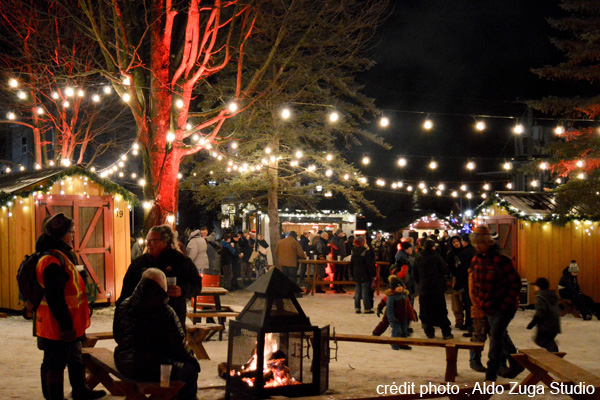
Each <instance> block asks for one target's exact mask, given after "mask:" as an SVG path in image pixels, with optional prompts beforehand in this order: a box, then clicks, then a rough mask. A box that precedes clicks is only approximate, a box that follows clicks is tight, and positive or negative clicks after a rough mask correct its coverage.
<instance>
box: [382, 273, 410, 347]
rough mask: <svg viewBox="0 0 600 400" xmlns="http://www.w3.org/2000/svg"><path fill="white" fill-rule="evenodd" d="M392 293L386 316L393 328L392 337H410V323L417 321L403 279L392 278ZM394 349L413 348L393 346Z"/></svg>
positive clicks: (388, 300)
mask: <svg viewBox="0 0 600 400" xmlns="http://www.w3.org/2000/svg"><path fill="white" fill-rule="evenodd" d="M390 291H391V292H390V293H389V295H388V298H387V306H386V308H385V314H386V316H387V318H388V321H389V322H390V326H391V327H392V337H408V322H409V321H416V320H417V317H416V315H415V310H414V309H413V308H412V305H411V304H410V299H409V298H408V290H406V288H405V286H404V282H402V280H401V279H399V278H392V279H391V280H390ZM392 349H394V350H400V349H402V350H411V347H410V346H406V345H405V346H398V345H392Z"/></svg>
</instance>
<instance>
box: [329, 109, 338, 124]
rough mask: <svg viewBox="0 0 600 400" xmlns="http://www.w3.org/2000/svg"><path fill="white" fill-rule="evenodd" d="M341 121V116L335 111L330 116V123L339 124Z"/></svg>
mask: <svg viewBox="0 0 600 400" xmlns="http://www.w3.org/2000/svg"><path fill="white" fill-rule="evenodd" d="M339 119H340V115H339V114H338V113H337V112H335V111H333V112H331V113H330V114H329V122H337V121H338V120H339Z"/></svg>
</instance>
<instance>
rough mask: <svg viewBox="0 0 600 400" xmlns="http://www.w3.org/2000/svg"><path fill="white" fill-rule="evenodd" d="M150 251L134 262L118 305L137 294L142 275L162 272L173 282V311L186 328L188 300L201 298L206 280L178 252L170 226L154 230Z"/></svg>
mask: <svg viewBox="0 0 600 400" xmlns="http://www.w3.org/2000/svg"><path fill="white" fill-rule="evenodd" d="M146 246H147V248H148V251H147V252H146V253H145V254H143V255H141V256H140V257H138V258H136V259H135V260H133V261H132V262H131V265H129V268H127V272H126V273H125V277H124V278H123V289H122V290H121V296H120V297H119V298H118V299H117V302H116V305H117V306H118V305H120V304H121V303H122V302H123V301H124V300H125V299H126V298H128V297H129V296H131V295H132V294H133V291H134V290H135V287H136V286H137V284H138V283H139V282H140V280H141V279H142V273H143V272H144V271H145V270H147V269H148V268H158V269H160V270H161V271H162V272H164V274H165V275H166V276H167V280H169V278H170V279H171V280H172V282H174V283H172V284H170V285H169V291H168V294H169V305H170V306H171V307H173V310H175V313H177V316H178V317H179V320H180V322H181V325H182V326H185V318H186V311H187V309H186V300H187V299H190V298H192V297H194V296H197V295H199V294H200V291H201V290H202V278H201V277H200V275H198V270H197V269H196V266H195V265H194V263H193V262H192V260H190V258H189V257H187V256H186V255H184V254H182V253H181V252H180V251H179V250H177V239H176V238H175V233H174V232H173V229H172V228H171V227H170V226H169V225H158V226H153V227H152V228H150V231H149V232H148V235H147V236H146Z"/></svg>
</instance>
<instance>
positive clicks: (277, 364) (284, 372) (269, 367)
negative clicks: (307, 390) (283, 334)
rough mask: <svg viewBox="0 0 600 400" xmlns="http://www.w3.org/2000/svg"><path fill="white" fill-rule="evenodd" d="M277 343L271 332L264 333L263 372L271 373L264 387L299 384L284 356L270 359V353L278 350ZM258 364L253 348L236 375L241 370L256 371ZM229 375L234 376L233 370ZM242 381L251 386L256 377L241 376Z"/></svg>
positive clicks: (239, 373)
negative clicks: (291, 373)
mask: <svg viewBox="0 0 600 400" xmlns="http://www.w3.org/2000/svg"><path fill="white" fill-rule="evenodd" d="M278 348H279V345H278V343H277V339H276V338H275V337H274V335H273V334H272V333H267V334H266V335H265V349H264V352H263V356H264V358H263V360H265V361H264V366H263V374H269V373H270V374H271V375H272V378H271V379H269V380H268V381H267V382H265V387H266V388H267V387H277V386H287V385H300V384H302V383H301V382H298V381H297V380H296V379H294V377H292V376H291V375H290V371H289V368H288V367H287V366H286V365H285V358H278V359H271V358H272V355H273V354H275V353H276V352H277V351H278ZM257 364H258V357H257V353H256V348H255V349H254V353H253V354H252V356H251V357H250V359H249V360H248V362H247V363H246V365H244V366H243V367H242V368H241V371H238V372H237V375H238V376H240V375H241V373H242V372H252V371H256V368H257ZM230 375H231V376H235V375H236V373H235V371H233V370H232V371H231V372H230ZM242 381H243V382H246V384H247V385H248V386H249V387H253V386H254V383H255V381H256V378H248V377H245V378H242Z"/></svg>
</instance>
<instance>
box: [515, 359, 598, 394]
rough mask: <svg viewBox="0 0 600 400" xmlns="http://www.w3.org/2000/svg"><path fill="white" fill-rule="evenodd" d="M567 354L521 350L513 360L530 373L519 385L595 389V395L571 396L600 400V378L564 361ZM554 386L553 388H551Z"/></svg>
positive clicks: (564, 391) (567, 391) (563, 392)
mask: <svg viewBox="0 0 600 400" xmlns="http://www.w3.org/2000/svg"><path fill="white" fill-rule="evenodd" d="M565 354H566V353H563V352H559V353H550V352H549V351H547V350H546V349H519V352H518V353H517V354H513V355H512V356H513V358H514V359H515V360H517V361H518V362H519V363H520V364H521V365H522V366H523V367H525V368H526V369H527V370H528V371H529V375H527V376H526V377H525V378H524V379H523V380H522V381H521V382H520V383H519V385H523V386H529V385H536V384H537V383H538V382H540V381H542V382H543V383H544V384H546V386H548V387H550V388H553V387H556V388H558V389H557V390H560V389H559V386H562V385H565V386H564V387H570V386H582V387H591V388H593V389H592V390H593V392H594V393H586V394H583V395H581V394H570V393H569V392H570V390H563V391H562V393H561V394H568V395H569V396H571V397H572V398H574V399H575V398H585V399H600V377H599V376H598V375H595V374H593V373H591V372H589V371H587V370H585V369H583V368H581V367H578V366H577V365H575V364H573V363H570V362H569V361H567V360H565V359H563V357H564V356H565ZM551 385H552V386H551Z"/></svg>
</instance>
